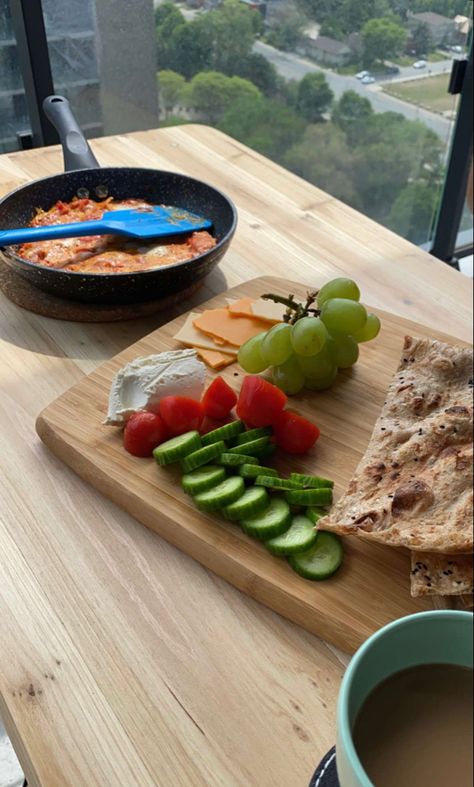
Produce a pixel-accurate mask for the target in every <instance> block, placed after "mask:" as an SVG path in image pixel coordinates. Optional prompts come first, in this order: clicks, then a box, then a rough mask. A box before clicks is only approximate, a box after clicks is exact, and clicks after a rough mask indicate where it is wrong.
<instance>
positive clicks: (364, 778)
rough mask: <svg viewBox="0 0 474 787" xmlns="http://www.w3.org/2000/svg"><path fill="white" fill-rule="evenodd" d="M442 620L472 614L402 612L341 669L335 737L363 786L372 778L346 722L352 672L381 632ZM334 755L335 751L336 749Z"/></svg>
mask: <svg viewBox="0 0 474 787" xmlns="http://www.w3.org/2000/svg"><path fill="white" fill-rule="evenodd" d="M433 618H434V619H438V620H440V621H442V620H459V621H461V620H466V621H468V620H469V621H472V620H473V614H472V612H469V611H467V610H455V609H434V610H427V611H425V612H416V613H415V614H413V615H405V616H404V617H402V618H398V619H397V620H393V621H392V622H391V623H387V625H386V626H383V627H382V628H381V629H378V631H375V632H374V633H373V634H371V636H370V637H369V638H368V639H366V640H365V642H363V643H362V645H361V646H360V648H359V649H358V650H357V651H356V652H355V654H354V655H353V657H352V659H351V660H350V662H349V665H348V667H347V669H346V671H345V673H344V676H343V678H342V683H341V687H340V689H339V698H338V707H337V726H338V729H339V737H340V738H342V739H343V741H344V746H345V748H346V753H347V755H348V757H349V759H350V761H351V764H352V767H353V769H354V772H355V775H356V777H357V779H358V780H359V781H360V783H361V784H362V785H364V787H373V784H372V782H371V781H370V779H369V777H368V775H367V773H366V771H365V769H364V767H363V766H362V763H361V761H360V759H359V755H358V754H357V750H356V748H355V746H354V742H353V739H352V731H351V728H350V724H349V692H350V690H351V686H352V683H353V680H354V675H355V674H356V672H357V670H358V669H359V666H360V664H361V662H362V661H363V659H364V658H365V656H366V654H367V653H368V652H369V651H370V650H371V649H372V648H373V646H374V645H375V644H376V643H377V642H378V641H379V640H380V639H382V638H383V637H385V635H386V634H387V633H389V632H391V631H393V630H394V629H397V628H404V627H406V626H410V625H411V624H412V623H423V622H424V621H426V622H428V621H429V620H432V619H433ZM336 757H337V751H336Z"/></svg>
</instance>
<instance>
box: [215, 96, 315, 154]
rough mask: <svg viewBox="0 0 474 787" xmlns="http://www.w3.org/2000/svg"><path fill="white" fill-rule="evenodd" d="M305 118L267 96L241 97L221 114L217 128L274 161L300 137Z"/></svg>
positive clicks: (304, 125)
mask: <svg viewBox="0 0 474 787" xmlns="http://www.w3.org/2000/svg"><path fill="white" fill-rule="evenodd" d="M305 127H306V123H305V121H304V120H303V119H302V118H301V117H299V116H298V115H297V114H296V113H295V112H294V111H293V110H292V109H290V108H289V107H286V106H284V105H283V104H281V103H280V102H278V101H274V100H272V99H268V98H260V99H258V100H257V101H255V100H254V99H249V98H245V99H241V100H240V101H237V102H235V103H234V104H232V105H231V106H230V107H229V109H228V110H227V111H226V112H225V114H224V115H223V117H222V119H221V121H220V123H219V128H220V129H221V131H224V132H225V133H226V134H229V135H230V136H232V137H234V138H235V139H238V140H239V141H240V142H243V143H244V144H245V145H248V146H249V147H251V148H253V149H254V150H257V151H258V152H259V153H262V154H263V155H264V156H268V157H269V158H271V159H273V160H274V161H281V160H282V157H283V155H284V153H285V152H286V151H287V150H288V148H290V147H291V146H292V145H293V144H294V143H295V142H297V141H298V140H299V139H301V136H302V134H303V132H304V129H305Z"/></svg>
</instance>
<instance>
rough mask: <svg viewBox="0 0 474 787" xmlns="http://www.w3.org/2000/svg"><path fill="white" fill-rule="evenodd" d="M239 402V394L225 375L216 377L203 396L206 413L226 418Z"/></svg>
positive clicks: (214, 416)
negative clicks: (229, 383) (228, 382)
mask: <svg viewBox="0 0 474 787" xmlns="http://www.w3.org/2000/svg"><path fill="white" fill-rule="evenodd" d="M236 404H237V394H236V393H235V391H233V390H232V388H231V387H230V385H227V383H226V381H225V380H224V379H223V377H216V379H215V380H213V381H212V383H211V384H210V386H209V388H208V389H207V390H206V391H205V393H204V396H203V397H202V406H203V410H204V415H208V416H210V418H225V417H226V416H227V415H229V413H230V411H231V410H232V408H233V407H235V405H236Z"/></svg>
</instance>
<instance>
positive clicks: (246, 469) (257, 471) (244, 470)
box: [231, 454, 278, 478]
mask: <svg viewBox="0 0 474 787" xmlns="http://www.w3.org/2000/svg"><path fill="white" fill-rule="evenodd" d="M231 456H239V454H231ZM239 475H241V476H242V478H257V476H258V475H265V476H269V475H271V476H277V475H278V470H275V469H274V468H273V467H263V466H262V465H253V464H250V463H249V464H246V463H245V464H243V465H241V466H240V467H239Z"/></svg>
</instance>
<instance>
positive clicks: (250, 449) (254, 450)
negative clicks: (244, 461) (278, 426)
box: [229, 437, 268, 456]
mask: <svg viewBox="0 0 474 787" xmlns="http://www.w3.org/2000/svg"><path fill="white" fill-rule="evenodd" d="M267 445H268V437H258V438H257V439H256V440H249V441H248V443H242V445H234V447H233V448H229V453H230V454H247V456H260V454H261V451H262V450H263V449H264V448H266V446H267Z"/></svg>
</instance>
